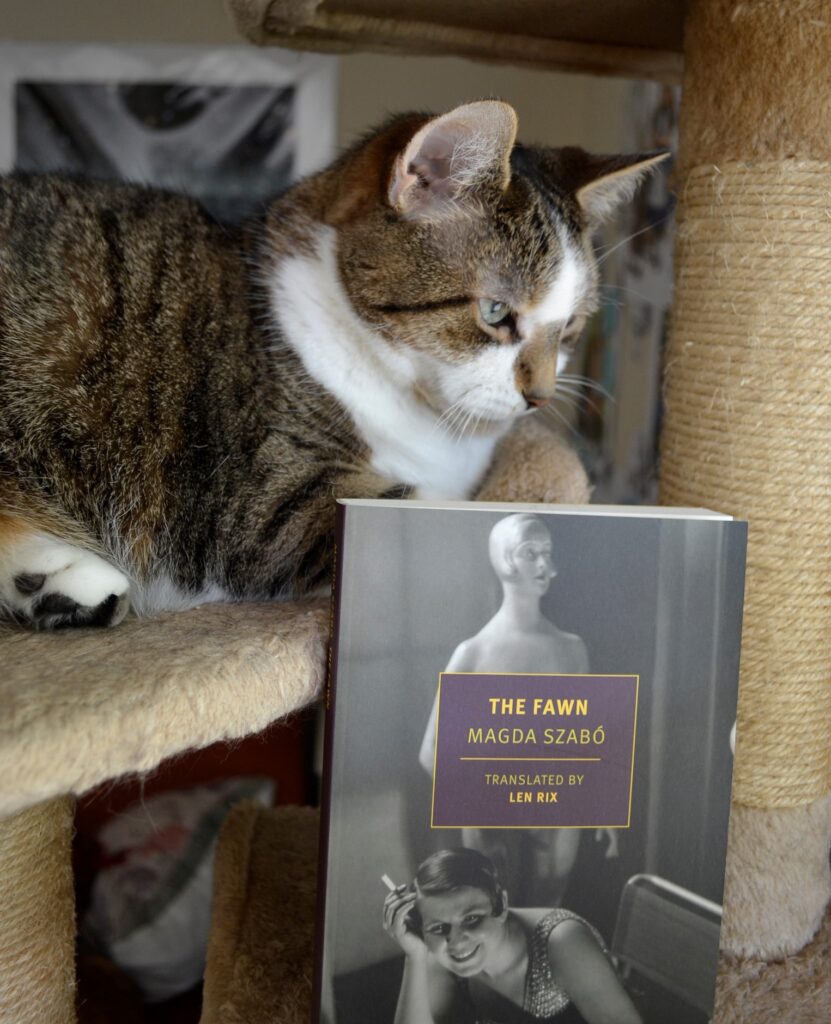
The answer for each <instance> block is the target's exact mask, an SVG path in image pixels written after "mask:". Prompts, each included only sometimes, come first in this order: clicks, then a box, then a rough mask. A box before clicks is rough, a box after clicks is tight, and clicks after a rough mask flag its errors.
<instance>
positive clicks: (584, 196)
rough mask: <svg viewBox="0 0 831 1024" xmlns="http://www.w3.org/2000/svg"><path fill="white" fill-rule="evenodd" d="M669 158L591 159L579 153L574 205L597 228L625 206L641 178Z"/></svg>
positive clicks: (654, 155) (660, 155)
mask: <svg viewBox="0 0 831 1024" xmlns="http://www.w3.org/2000/svg"><path fill="white" fill-rule="evenodd" d="M669 155H670V154H669V153H668V152H660V153H636V154H633V155H630V156H593V155H592V154H589V153H582V152H581V157H582V159H581V160H579V161H575V162H576V163H577V164H579V165H580V166H579V169H577V168H575V170H577V174H576V177H577V180H576V181H574V182H573V183H572V187H573V188H574V195H575V197H576V199H577V202H578V203H579V204H580V206H581V207H582V209H583V211H584V212H585V214H586V216H587V218H588V220H589V223H590V224H599V223H601V222H602V221H604V220H605V219H606V218H607V217H608V216H609V215H610V214H612V213H613V212H614V211H615V210H616V209H617V207H618V206H620V204H621V203H624V202H627V201H628V200H629V199H631V198H632V196H633V195H634V194H635V190H636V189H637V187H638V185H639V184H640V183H641V181H642V180H643V178H644V177H645V176H646V175H647V174H648V173H649V172H650V171H651V170H653V169H654V168H655V167H657V165H658V164H659V163H661V162H662V161H663V160H666V159H667V157H668V156H669Z"/></svg>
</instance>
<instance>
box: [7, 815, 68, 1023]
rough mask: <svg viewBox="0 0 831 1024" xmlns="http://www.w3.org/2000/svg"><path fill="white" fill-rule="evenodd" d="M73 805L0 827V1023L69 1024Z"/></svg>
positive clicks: (18, 817)
mask: <svg viewBox="0 0 831 1024" xmlns="http://www.w3.org/2000/svg"><path fill="white" fill-rule="evenodd" d="M73 804H74V802H73V800H72V799H70V798H69V797H60V798H58V799H56V800H49V801H47V802H46V803H42V804H38V805H37V806H36V807H31V808H29V809H28V810H25V811H22V812H21V813H20V814H17V815H15V816H14V817H12V818H5V819H4V820H2V821H0V1021H2V1022H3V1024H74V1021H75V894H74V890H73V882H72V862H71V855H70V854H71V850H70V847H71V838H72V809H73Z"/></svg>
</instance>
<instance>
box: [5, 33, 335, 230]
mask: <svg viewBox="0 0 831 1024" xmlns="http://www.w3.org/2000/svg"><path fill="white" fill-rule="evenodd" d="M335 74H336V61H335V59H334V58H332V57H326V56H321V55H318V54H297V53H289V52H283V51H279V50H271V51H268V52H261V51H257V50H254V49H253V48H251V47H242V46H240V47H207V46H163V45H135V46H102V45H97V44H96V45H63V44H61V45H58V44H54V45H39V44H20V43H2V44H0V170H4V171H8V170H12V169H17V170H22V171H57V170H60V171H68V172H71V173H77V174H89V175H92V176H94V177H99V178H109V179H112V178H116V179H124V180H129V181H137V182H141V183H143V184H151V185H156V186H160V187H163V188H169V189H172V190H174V191H186V192H188V193H189V194H191V195H193V196H194V197H196V198H197V199H199V200H200V201H201V202H202V203H203V204H204V205H205V206H206V207H207V208H208V209H209V210H210V212H211V213H212V214H213V215H214V216H215V217H217V219H219V220H223V221H229V222H239V221H241V220H244V219H245V218H246V217H248V216H251V215H253V214H256V213H257V212H259V210H260V209H261V208H262V205H263V203H264V202H265V201H266V200H267V199H268V198H270V197H272V196H274V195H275V194H276V193H278V192H280V191H282V190H283V189H284V188H285V187H287V186H288V185H289V184H290V183H291V182H292V181H294V180H296V179H297V178H299V177H302V176H304V175H305V174H308V173H311V172H312V171H315V170H317V169H319V168H320V167H322V166H323V165H325V164H326V163H327V162H328V161H329V160H330V159H331V157H332V154H333V150H334V139H335Z"/></svg>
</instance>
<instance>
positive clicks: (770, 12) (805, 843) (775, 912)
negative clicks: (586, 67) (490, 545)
mask: <svg viewBox="0 0 831 1024" xmlns="http://www.w3.org/2000/svg"><path fill="white" fill-rule="evenodd" d="M685 62H686V65H685V77H684V93H683V110H682V122H681V135H682V144H681V153H680V157H679V168H678V179H677V182H676V185H677V189H678V193H679V197H680V208H679V225H678V245H677V268H676V298H675V312H674V326H673V332H672V337H671V341H670V345H669V350H668V353H667V360H666V425H665V429H664V434H663V438H662V463H661V475H662V483H661V496H662V501H663V502H665V503H667V504H678V505H704V506H709V507H713V508H719V509H722V510H723V511H725V512H729V513H731V514H733V515H736V516H740V517H744V518H747V519H748V520H749V523H750V532H749V548H748V571H747V595H746V604H745V625H744V638H743V652H742V675H741V693H740V701H739V725H738V746H737V753H736V771H735V782H734V789H733V799H734V811H735V813H734V815H733V821H732V826H731V856H730V859H729V862H728V873H727V887H726V893H725V928H724V933H723V942H722V944H723V947H724V948H725V951H726V952H727V953H732V954H733V955H735V956H742V957H745V956H756V957H763V958H770V959H772V958H775V957H778V956H782V955H784V954H788V953H794V952H795V951H797V950H798V949H800V948H801V947H803V946H804V945H805V944H806V943H808V942H809V941H810V940H811V939H812V937H813V936H814V934H815V932H816V931H817V929H818V927H819V926H820V923H821V922H822V919H823V915H824V912H825V907H826V903H827V901H828V898H829V895H831V877H830V876H829V868H828V846H829V840H831V800H829V799H828V794H829V792H831V742H829V736H831V525H830V524H831V130H829V125H831V10H830V9H829V6H828V3H827V2H826V0H799V2H798V3H793V2H790V0H754V2H740V0H691V3H690V5H689V11H688V18H687V27H686V37H685ZM789 844H790V847H793V849H792V850H791V852H790V853H789V852H788V850H789ZM797 852H798V855H795V854H796V853H797ZM760 906H764V907H765V913H763V914H760V909H759V908H760ZM762 919H764V921H765V924H764V926H762V925H760V921H761V920H762ZM723 1012H726V1011H723ZM731 1012H733V1014H734V1015H733V1016H730V1014H729V1013H727V1015H725V1016H723V1017H722V1016H721V1015H720V1016H719V1017H718V1018H717V1019H719V1020H728V1019H730V1020H732V1021H737V1020H739V1019H741V1020H745V1019H746V1018H745V1017H744V1016H736V1015H735V1013H737V1012H738V1011H737V1010H734V1011H731ZM754 1020H755V1018H754Z"/></svg>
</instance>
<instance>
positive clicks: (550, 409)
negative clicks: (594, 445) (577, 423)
mask: <svg viewBox="0 0 831 1024" xmlns="http://www.w3.org/2000/svg"><path fill="white" fill-rule="evenodd" d="M540 411H541V412H542V413H543V415H544V416H545V417H546V418H548V419H554V420H557V421H559V422H560V423H562V424H563V425H564V426H565V427H566V429H567V430H568V431H569V433H570V434H572V435H573V436H574V437H576V438H579V437H580V433H579V431H578V430H577V429H576V428H575V427H574V425H573V424H572V423H569V421H568V419H567V418H566V417H565V416H564V415H563V414H562V413H561V412H560V410H559V409H558V408H557V407H556V406H554V405H550V404H549V405H546V406H545V408H543V409H541V410H540Z"/></svg>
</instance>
